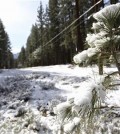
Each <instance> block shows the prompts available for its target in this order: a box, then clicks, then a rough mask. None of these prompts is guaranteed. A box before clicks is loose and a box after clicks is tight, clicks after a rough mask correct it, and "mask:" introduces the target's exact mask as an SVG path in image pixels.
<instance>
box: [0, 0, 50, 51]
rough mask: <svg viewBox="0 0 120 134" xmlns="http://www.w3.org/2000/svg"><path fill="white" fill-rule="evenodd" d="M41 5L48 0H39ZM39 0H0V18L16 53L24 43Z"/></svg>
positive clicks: (35, 14)
mask: <svg viewBox="0 0 120 134" xmlns="http://www.w3.org/2000/svg"><path fill="white" fill-rule="evenodd" d="M41 1H42V4H43V6H45V5H46V4H47V3H48V0H41ZM39 3H40V0H0V19H1V20H2V21H3V24H4V26H5V29H6V31H7V33H8V35H9V37H10V41H11V44H12V52H13V53H17V52H19V51H20V49H21V47H22V46H23V45H24V46H25V43H26V40H27V37H28V35H29V33H30V30H31V27H32V24H34V23H35V21H36V19H37V8H38V6H39Z"/></svg>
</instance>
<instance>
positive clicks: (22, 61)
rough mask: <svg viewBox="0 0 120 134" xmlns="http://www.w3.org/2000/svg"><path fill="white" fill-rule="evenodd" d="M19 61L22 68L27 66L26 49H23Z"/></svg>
mask: <svg viewBox="0 0 120 134" xmlns="http://www.w3.org/2000/svg"><path fill="white" fill-rule="evenodd" d="M18 60H19V63H18V64H19V66H20V67H25V66H26V50H25V48H24V47H22V48H21V51H20V53H19V56H18Z"/></svg>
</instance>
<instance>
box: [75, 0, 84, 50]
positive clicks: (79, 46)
mask: <svg viewBox="0 0 120 134" xmlns="http://www.w3.org/2000/svg"><path fill="white" fill-rule="evenodd" d="M75 3H76V4H75V8H76V17H75V18H76V19H78V18H79V15H80V14H79V10H80V6H79V0H75ZM75 25H76V26H77V30H76V44H77V45H76V46H77V52H79V51H83V49H84V47H83V40H82V35H81V31H80V20H78V21H77V22H76V23H75Z"/></svg>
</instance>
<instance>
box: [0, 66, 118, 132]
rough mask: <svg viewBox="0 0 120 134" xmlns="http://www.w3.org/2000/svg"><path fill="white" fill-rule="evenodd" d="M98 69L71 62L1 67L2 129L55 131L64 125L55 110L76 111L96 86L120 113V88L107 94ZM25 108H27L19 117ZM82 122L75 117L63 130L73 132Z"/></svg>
mask: <svg viewBox="0 0 120 134" xmlns="http://www.w3.org/2000/svg"><path fill="white" fill-rule="evenodd" d="M113 71H116V68H114V67H113V68H107V67H105V69H104V73H105V74H106V73H110V72H113ZM97 73H98V69H97V67H96V66H91V67H85V68H83V67H79V66H73V65H70V64H69V65H56V66H46V67H32V68H25V69H10V70H5V69H4V70H1V73H0V94H1V95H0V100H1V102H0V132H1V133H2V131H1V130H2V129H4V128H6V130H5V131H6V132H9V133H10V134H12V133H13V134H14V131H15V130H14V129H15V128H16V129H17V128H19V129H20V131H21V132H19V133H20V134H24V133H25V134H27V133H31V134H35V133H36V134H39V133H40V134H46V133H48V134H52V133H55V134H56V133H57V130H60V129H61V126H60V124H59V122H58V118H57V117H56V114H60V115H61V116H65V112H66V108H68V109H71V110H72V111H76V112H77V111H79V110H80V108H81V107H80V106H83V105H87V106H90V101H91V99H92V94H91V90H92V89H93V88H94V87H97V89H96V91H97V92H98V95H99V97H100V98H101V100H104V98H105V104H106V105H107V106H108V107H110V108H111V107H118V109H117V110H113V112H114V114H115V112H116V113H117V114H119V112H118V111H119V107H120V97H119V96H120V88H119V87H118V89H116V90H115V91H113V90H111V91H107V92H106V93H107V94H105V91H104V87H103V86H102V85H101V83H102V81H103V78H102V77H99V76H98V75H97ZM98 85H99V86H98ZM80 96H81V97H80ZM73 104H76V106H73ZM22 108H27V109H25V111H24V109H23V111H22V113H19V117H16V113H17V114H18V110H19V109H22ZM19 111H20V110H19ZM22 114H23V115H22ZM102 115H104V114H102ZM8 120H9V121H8ZM11 121H12V122H13V123H11ZM23 122H24V123H23ZM79 123H80V119H79V118H78V117H75V118H73V120H72V121H71V122H69V123H68V124H65V126H64V130H65V131H66V132H70V131H72V129H73V128H74V127H75V126H77V125H78V124H79ZM21 124H22V125H21ZM101 125H102V124H101ZM4 126H5V127H4ZM26 126H27V127H26ZM35 130H37V131H35Z"/></svg>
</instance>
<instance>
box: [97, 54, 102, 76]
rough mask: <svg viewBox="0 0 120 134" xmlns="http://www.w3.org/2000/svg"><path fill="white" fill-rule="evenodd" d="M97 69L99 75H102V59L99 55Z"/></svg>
mask: <svg viewBox="0 0 120 134" xmlns="http://www.w3.org/2000/svg"><path fill="white" fill-rule="evenodd" d="M98 68H99V75H103V57H102V55H101V54H99V56H98Z"/></svg>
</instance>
